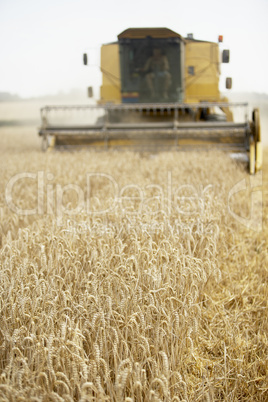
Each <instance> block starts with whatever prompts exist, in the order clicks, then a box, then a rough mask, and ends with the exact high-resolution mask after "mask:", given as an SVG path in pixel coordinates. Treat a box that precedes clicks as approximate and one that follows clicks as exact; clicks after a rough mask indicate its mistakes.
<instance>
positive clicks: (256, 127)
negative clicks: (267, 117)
mask: <svg viewBox="0 0 268 402" xmlns="http://www.w3.org/2000/svg"><path fill="white" fill-rule="evenodd" d="M252 120H253V122H254V139H255V141H256V142H261V126H260V112H259V109H254V110H253V113H252Z"/></svg>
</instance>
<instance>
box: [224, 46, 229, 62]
mask: <svg viewBox="0 0 268 402" xmlns="http://www.w3.org/2000/svg"><path fill="white" fill-rule="evenodd" d="M229 61H230V50H227V49H225V50H223V51H222V62H223V63H229Z"/></svg>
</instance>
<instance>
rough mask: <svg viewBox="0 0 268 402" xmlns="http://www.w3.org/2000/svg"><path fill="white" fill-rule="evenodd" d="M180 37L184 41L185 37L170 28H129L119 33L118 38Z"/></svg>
mask: <svg viewBox="0 0 268 402" xmlns="http://www.w3.org/2000/svg"><path fill="white" fill-rule="evenodd" d="M148 37H151V38H157V39H165V38H167V39H168V38H179V39H181V40H183V41H184V38H183V37H182V36H181V35H179V34H178V33H177V32H174V31H172V30H171V29H168V28H128V29H125V31H123V32H121V33H120V34H119V35H118V39H144V38H148Z"/></svg>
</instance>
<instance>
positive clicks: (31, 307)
mask: <svg viewBox="0 0 268 402" xmlns="http://www.w3.org/2000/svg"><path fill="white" fill-rule="evenodd" d="M19 155H20V157H19V159H18V152H17V150H15V149H14V150H10V152H8V153H6V154H3V155H1V156H2V158H1V163H2V164H3V165H2V166H1V169H2V178H1V194H2V195H1V197H2V199H1V204H2V208H1V225H2V226H1V231H2V248H1V254H0V264H1V276H0V286H1V293H0V297H1V299H0V300H1V329H0V345H1V346H0V399H1V400H3V401H5V400H6V401H12V400H13V401H17V400H22V401H23V400H25V401H26V400H27V401H37V400H40V401H63V400H64V401H72V400H80V401H90V400H92V401H93V400H96V401H101V400H103V401H104V400H111V401H121V400H122V401H157V400H161V401H179V400H186V401H203V400H211V401H212V400H228V401H232V400H234V401H235V400H241V401H242V400H245V401H257V400H258V401H265V400H267V398H268V393H267V392H268V391H267V360H266V359H267V354H268V341H267V330H268V326H267V296H268V292H267V220H266V219H264V221H263V229H262V231H261V232H255V231H253V230H250V229H247V228H245V227H244V226H243V225H241V224H239V223H238V222H237V221H236V220H235V219H234V218H233V217H232V216H231V215H230V214H229V213H228V210H227V205H228V192H229V190H230V189H231V188H232V187H233V185H234V184H236V183H237V182H239V181H240V180H242V179H244V178H246V179H247V180H248V176H247V173H246V171H245V168H244V166H243V165H241V164H237V163H236V162H234V161H233V162H231V161H230V159H229V157H228V156H226V155H223V154H221V153H217V154H213V153H201V154H198V153H191V154H189V153H169V154H168V153H162V154H158V155H154V156H153V157H152V156H150V155H139V154H134V153H114V152H108V153H94V152H86V151H85V152H84V151H83V152H79V153H50V154H45V155H43V154H40V153H39V152H37V151H29V152H27V150H25V152H23V153H21V154H19ZM265 169H266V170H265V172H264V178H263V186H264V187H265V186H266V187H265V191H266V192H267V176H266V175H267V166H266V167H265ZM41 170H42V171H44V172H45V173H44V174H45V175H46V174H47V173H48V172H49V173H52V174H53V179H51V180H50V182H49V183H50V184H51V183H52V185H53V189H54V190H55V188H56V184H58V185H61V186H64V185H67V184H69V183H76V184H77V185H79V186H80V187H81V189H82V190H85V189H86V173H90V172H91V173H92V172H100V173H106V174H109V175H110V176H112V178H113V179H114V180H115V181H116V182H117V183H118V185H119V188H121V189H122V188H123V186H125V185H128V184H135V185H139V186H140V188H141V189H143V191H144V194H146V197H147V209H145V207H144V208H141V207H140V204H139V203H140V200H139V199H136V200H134V199H133V198H132V199H129V200H127V199H123V200H122V199H121V203H117V204H116V205H114V208H113V209H111V210H110V211H109V212H108V213H105V214H99V215H92V214H88V213H85V211H81V212H80V213H78V214H76V215H75V216H72V217H70V216H67V217H66V216H65V215H63V216H62V219H60V221H59V220H57V216H56V215H57V214H56V210H55V205H54V204H55V203H54V204H53V203H52V204H51V205H50V210H49V212H50V213H49V214H48V213H47V212H48V211H47V210H46V211H45V214H44V215H32V216H27V217H18V216H17V215H16V214H15V213H13V212H12V211H10V209H9V208H8V206H7V205H5V200H4V190H5V186H6V184H7V182H8V180H9V179H10V177H11V176H12V175H14V174H15V173H18V172H25V171H27V172H37V171H41ZM45 177H47V176H45ZM50 177H51V178H52V176H50ZM46 184H48V181H47V182H46ZM151 184H154V185H157V186H162V187H161V189H163V194H162V193H161V194H160V195H161V197H162V198H161V197H160V198H161V200H162V201H161V202H162V204H161V208H162V211H161V212H159V211H158V213H155V214H151V215H150V214H149V211H148V208H149V207H151V208H155V209H154V210H153V211H154V212H156V211H157V210H158V209H160V208H159V205H158V204H157V203H159V202H160V201H159V199H157V198H154V199H153V198H152V197H153V196H155V195H156V194H158V195H159V191H160V190H159V189H160V187H152V186H151V187H146V186H148V185H151ZM186 184H187V185H188V187H187V186H184V187H180V193H179V194H180V196H181V198H180V202H181V203H182V204H180V205H179V207H178V203H177V204H176V202H175V201H176V199H175V196H174V193H172V191H171V193H172V194H171V195H170V194H169V192H170V188H171V187H170V185H172V189H178V188H179V186H181V185H186ZM189 185H191V186H192V187H191V188H190V187H189ZM51 188H52V187H51ZM91 190H92V194H91V195H92V197H91V200H90V201H91V203H90V207H91V209H94V208H95V210H98V208H100V205H99V204H100V202H97V201H98V200H97V197H98V198H99V200H101V203H103V204H102V205H101V206H104V205H111V200H112V189H111V183H110V182H109V183H108V181H107V180H106V182H105V180H103V179H100V180H95V181H94V182H92V188H91ZM55 191H56V190H55ZM137 191H138V190H137V187H136V188H134V187H131V188H130V187H128V188H126V189H125V192H124V194H123V193H122V194H121V195H122V196H123V195H124V196H132V197H133V196H137ZM189 191H190V193H191V192H193V191H195V194H194V197H193V198H192V199H190V198H182V197H183V196H185V197H189V195H191V196H193V193H191V194H189ZM187 192H188V193H187ZM93 193H94V194H93ZM54 195H55V194H54ZM138 195H140V194H139V193H138ZM177 195H178V193H177ZM263 195H264V198H263V216H264V218H265V217H266V216H267V199H266V198H265V197H266V196H265V192H264V193H263ZM170 197H171V198H170ZM47 198H48V194H47V192H46V193H45V205H46V201H47ZM149 198H150V200H149V201H148V199H149ZM54 201H55V200H54ZM76 201H77V199H76V194H74V192H72V191H66V194H65V197H64V205H69V208H70V207H71V206H73V207H75V205H76ZM14 202H15V203H16V204H17V205H20V206H21V207H23V208H33V207H34V205H35V204H36V181H34V180H30V179H28V180H24V181H23V180H21V181H20V182H18V183H17V185H16V186H14ZM105 203H106V204H105ZM123 203H124V204H123ZM155 203H156V204H155ZM187 208H188V209H187ZM232 209H233V210H234V211H236V212H238V211H239V213H240V215H242V216H246V214H247V213H248V211H249V202H248V194H247V193H246V192H241V194H240V195H239V196H235V197H234V199H233V203H232ZM135 211H136V212H137V211H138V212H139V213H138V214H137V213H135Z"/></svg>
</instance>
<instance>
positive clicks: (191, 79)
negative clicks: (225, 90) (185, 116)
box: [184, 41, 220, 103]
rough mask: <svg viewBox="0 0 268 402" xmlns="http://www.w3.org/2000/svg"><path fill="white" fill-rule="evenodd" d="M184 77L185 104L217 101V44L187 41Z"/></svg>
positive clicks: (218, 96) (218, 98) (218, 97)
mask: <svg viewBox="0 0 268 402" xmlns="http://www.w3.org/2000/svg"><path fill="white" fill-rule="evenodd" d="M184 76H185V102H189V103H191V102H199V101H219V100H220V92H219V48H218V44H217V43H212V42H200V41H187V42H186V45H185V64H184Z"/></svg>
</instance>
